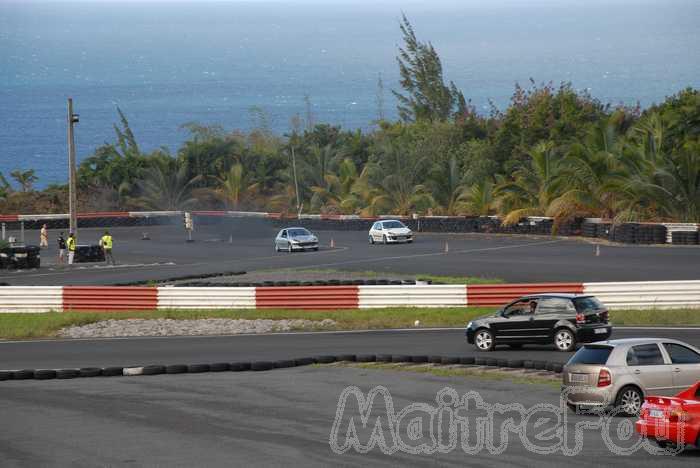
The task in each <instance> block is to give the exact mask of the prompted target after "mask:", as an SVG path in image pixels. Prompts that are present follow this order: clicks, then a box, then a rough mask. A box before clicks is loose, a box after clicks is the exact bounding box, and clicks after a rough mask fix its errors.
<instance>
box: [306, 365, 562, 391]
mask: <svg viewBox="0 0 700 468" xmlns="http://www.w3.org/2000/svg"><path fill="white" fill-rule="evenodd" d="M315 366H318V367H329V366H330V367H355V368H360V369H368V370H383V371H387V370H388V371H394V372H414V373H419V374H431V375H436V376H438V377H476V378H479V379H481V380H496V381H499V380H508V381H510V382H513V383H517V384H530V385H546V386H549V387H554V388H556V389H559V387H560V386H561V378H560V377H559V376H554V377H547V376H544V375H537V374H535V373H532V374H530V375H528V374H527V373H524V372H522V371H515V372H509V371H503V370H498V369H488V370H486V369H480V368H474V367H462V366H436V365H432V364H401V363H380V362H368V363H358V362H336V363H333V364H315Z"/></svg>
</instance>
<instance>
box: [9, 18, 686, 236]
mask: <svg viewBox="0 0 700 468" xmlns="http://www.w3.org/2000/svg"><path fill="white" fill-rule="evenodd" d="M400 28H401V32H402V34H403V45H402V46H401V47H399V50H398V56H397V61H398V66H399V72H400V78H401V79H400V86H401V89H400V90H397V91H394V94H395V96H396V97H397V99H398V114H399V116H400V120H399V121H395V122H391V121H387V120H386V119H384V117H383V116H384V111H383V110H382V109H381V106H382V103H383V97H382V96H381V93H382V90H383V83H382V81H381V77H380V78H379V91H378V97H377V102H378V106H379V109H378V117H379V120H378V121H377V122H376V126H375V127H374V129H373V130H372V131H369V132H362V131H359V130H352V131H351V130H343V129H342V128H340V127H338V126H333V125H328V124H323V123H321V124H317V123H316V122H314V118H313V114H312V112H311V104H310V98H309V97H308V96H307V97H306V99H305V101H306V107H307V111H306V113H305V117H303V118H302V117H300V116H296V117H295V118H294V119H292V122H291V128H290V131H289V132H288V133H287V134H286V135H284V136H279V135H274V134H272V133H271V132H270V130H269V126H268V124H267V122H268V119H267V117H266V116H265V113H264V112H263V111H262V110H261V109H258V108H255V109H252V110H251V119H252V120H253V126H254V129H253V130H252V131H250V132H247V133H244V132H240V131H231V132H229V131H225V130H224V129H222V128H221V127H216V126H211V127H204V126H201V125H198V124H196V123H189V124H186V125H184V128H186V129H187V130H188V131H189V132H190V137H189V139H188V140H187V141H185V142H184V143H183V144H182V146H181V147H180V148H179V149H177V152H176V154H170V153H169V152H168V150H166V149H159V150H156V151H152V152H150V153H144V152H142V151H141V149H140V147H139V145H138V143H137V141H136V138H135V136H134V133H133V132H132V130H131V128H130V127H129V122H128V121H127V118H126V117H125V116H124V115H123V114H122V112H121V111H120V110H119V109H117V112H118V114H119V119H120V122H119V124H118V125H115V127H114V129H115V135H116V140H115V141H114V142H113V143H109V144H105V145H103V146H100V147H99V148H97V149H96V150H95V151H94V154H92V155H91V156H90V157H88V158H87V159H85V160H84V161H83V162H82V164H81V165H80V168H79V171H78V178H79V186H80V194H81V198H80V200H79V208H80V210H82V211H99V210H138V209H162V210H170V209H181V208H192V209H197V208H199V209H240V210H261V211H273V212H283V213H289V214H293V213H296V212H297V211H298V209H299V207H301V208H302V209H303V211H304V212H306V213H324V214H342V213H344V214H360V215H365V216H373V215H377V214H380V213H381V214H390V213H393V214H397V215H406V214H411V213H419V214H435V215H438V214H444V215H491V214H498V215H500V216H502V218H503V220H504V222H505V223H514V222H517V221H518V220H519V219H520V218H521V217H523V216H528V215H546V216H552V217H554V218H555V228H556V226H557V225H558V223H560V222H563V221H566V220H567V219H570V218H572V217H576V216H597V217H604V218H609V219H614V220H616V221H635V220H639V221H646V220H653V221H658V220H675V221H694V222H698V221H700V92H699V91H698V90H695V89H692V88H688V89H685V90H681V91H680V92H678V93H677V94H676V95H673V96H670V97H668V98H667V99H666V100H665V101H664V102H662V103H660V104H658V105H655V106H652V107H650V108H648V109H645V110H642V109H640V108H638V107H636V108H628V107H613V106H610V105H608V104H603V103H601V102H599V101H598V100H597V99H595V98H594V97H592V96H591V95H589V94H588V93H586V92H581V91H578V90H576V89H575V88H574V87H573V86H572V85H571V84H569V83H562V84H561V85H559V86H555V85H552V84H551V83H549V84H536V83H535V82H534V81H532V82H531V83H530V84H529V85H527V86H520V85H517V86H516V87H515V91H514V93H513V96H512V99H511V101H510V105H509V106H508V107H507V108H506V109H496V108H493V109H491V111H490V112H488V114H486V115H482V114H478V113H477V112H476V110H475V109H474V107H473V106H471V105H470V103H469V101H468V100H466V99H465V98H464V95H463V93H462V91H459V90H458V89H457V88H456V86H455V85H454V83H452V82H447V81H446V80H445V78H444V76H443V67H442V63H441V61H440V57H439V55H438V53H437V51H436V50H435V48H434V47H433V46H432V45H431V44H430V43H429V42H422V41H420V40H419V39H418V37H417V35H416V33H415V31H414V29H413V27H412V26H411V24H410V23H409V22H408V20H407V19H406V18H404V19H403V21H402V23H401V26H400ZM11 176H12V177H13V178H14V180H15V183H16V185H17V186H18V187H19V188H18V189H17V190H15V189H14V188H13V186H12V184H10V183H9V182H8V181H7V180H6V179H5V178H4V177H2V175H1V174H0V212H2V213H16V212H21V211H24V212H26V211H33V212H65V211H66V209H67V207H66V205H67V194H66V189H65V187H51V188H49V189H46V190H44V191H42V192H36V191H34V190H33V189H32V186H33V184H34V183H35V181H36V176H34V173H33V172H32V171H31V170H30V171H25V172H22V171H13V172H12V173H11Z"/></svg>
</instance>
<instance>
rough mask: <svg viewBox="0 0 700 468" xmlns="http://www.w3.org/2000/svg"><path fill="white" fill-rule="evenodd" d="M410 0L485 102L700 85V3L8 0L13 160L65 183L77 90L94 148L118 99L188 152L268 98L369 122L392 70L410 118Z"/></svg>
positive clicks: (272, 111)
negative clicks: (537, 93)
mask: <svg viewBox="0 0 700 468" xmlns="http://www.w3.org/2000/svg"><path fill="white" fill-rule="evenodd" d="M402 11H403V12H405V14H406V15H407V16H408V18H409V19H410V21H411V22H412V23H413V26H414V28H415V30H416V33H417V35H418V37H419V39H421V40H425V41H428V40H429V41H431V42H432V43H433V45H434V46H435V47H436V49H437V51H438V52H439V54H440V56H441V58H442V61H443V67H444V72H445V77H446V79H447V80H452V81H454V82H455V83H456V84H457V86H458V87H459V88H460V89H461V90H462V91H463V92H464V94H465V96H466V97H467V98H469V99H471V100H472V103H473V104H474V105H475V106H476V107H477V109H478V110H479V111H482V112H487V111H488V108H489V102H493V103H494V104H495V105H496V106H498V107H500V108H503V107H505V106H507V104H508V101H509V99H510V96H511V95H512V93H513V89H514V84H515V83H516V82H520V83H522V84H527V83H528V82H529V79H530V78H532V79H534V80H535V81H536V82H538V83H542V82H549V81H552V82H554V83H559V82H561V81H570V82H571V83H572V84H573V86H574V87H575V88H577V89H588V90H589V91H590V93H591V94H592V95H593V96H595V97H597V98H598V99H600V100H601V101H603V102H610V103H613V104H616V103H624V104H630V105H632V104H635V103H637V102H639V103H640V104H641V105H642V106H648V105H650V104H652V103H655V102H660V101H662V100H663V99H664V98H665V97H666V96H668V95H671V94H673V93H676V92H677V91H679V90H680V89H682V88H684V87H686V86H693V87H700V73H699V72H700V28H699V27H698V24H700V2H699V1H698V0H658V1H652V0H523V1H519V0H492V1H485V0H484V1H477V0H464V1H457V0H433V1H425V2H419V1H397V0H390V1H369V0H355V1H353V0H340V1H335V0H327V1H318V0H317V1H311V0H306V1H304V0H299V1H295V0H286V1H285V0H282V1H278V2H275V1H249V2H236V1H227V2H211V3H210V2H194V1H192V2H173V3H170V2H164V1H155V2H104V1H96V0H93V1H82V2H71V3H68V2H59V1H53V2H32V1H3V0H0V84H1V85H2V86H1V87H0V109H1V111H2V117H0V172H2V173H4V174H5V175H6V176H7V175H8V173H9V172H10V171H11V170H13V169H29V168H33V169H35V170H36V172H37V175H38V176H39V182H38V183H37V187H40V188H41V187H45V186H46V185H48V184H51V183H65V181H66V178H67V168H66V160H67V145H66V99H67V98H68V97H69V96H70V97H72V98H73V99H74V105H75V111H76V112H77V113H79V114H80V123H79V124H78V125H77V127H76V140H77V154H78V159H79V160H81V159H83V158H85V157H87V156H89V155H90V154H92V153H93V151H94V150H95V148H97V147H98V146H99V145H101V144H103V143H105V142H113V141H114V139H115V137H114V130H113V128H112V126H113V124H115V123H117V122H118V116H117V112H116V107H117V106H119V107H120V108H121V109H122V110H123V111H124V113H125V114H126V116H127V117H128V119H129V121H130V123H131V127H132V129H133V131H134V133H135V134H136V137H137V140H138V142H139V143H140V146H141V148H142V149H143V150H144V151H149V150H152V149H155V148H158V147H167V148H169V150H170V151H171V152H172V153H173V154H175V153H176V151H177V149H178V147H179V145H180V144H181V142H182V141H184V140H185V139H186V138H187V136H188V135H187V132H186V131H185V130H183V129H182V128H181V126H182V124H184V123H187V122H198V123H200V124H207V125H208V124H216V125H221V126H222V127H223V128H225V129H226V130H234V129H241V130H249V129H250V128H251V127H252V126H254V125H258V124H259V123H260V122H259V119H258V118H257V117H255V116H256V115H257V114H256V113H255V112H252V111H251V109H253V108H257V109H262V110H263V111H264V114H265V115H266V121H267V124H268V125H269V127H270V129H271V130H273V131H274V132H276V133H279V134H283V133H285V132H287V131H289V129H290V128H291V124H290V120H291V118H292V116H294V115H295V114H300V115H302V116H304V115H305V114H306V105H305V96H308V99H309V102H310V103H311V110H312V113H313V116H314V119H315V121H317V122H326V123H332V124H339V125H342V126H343V127H346V128H361V129H364V130H369V129H371V128H372V125H373V123H372V122H373V121H375V120H376V119H377V116H378V115H379V106H378V104H377V94H378V86H377V81H378V77H379V76H380V75H381V77H382V80H383V82H384V94H383V101H384V106H383V112H384V113H385V114H386V116H387V117H388V118H395V117H396V111H395V101H394V99H393V97H392V95H391V89H398V67H397V65H396V58H395V57H396V54H397V47H398V46H399V45H400V44H401V33H400V31H399V20H400V17H401V13H402Z"/></svg>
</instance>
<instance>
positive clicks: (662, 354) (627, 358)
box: [561, 338, 700, 415]
mask: <svg viewBox="0 0 700 468" xmlns="http://www.w3.org/2000/svg"><path fill="white" fill-rule="evenodd" d="M698 380H700V350H698V349H697V348H695V347H693V346H691V345H689V344H687V343H683V342H682V341H678V340H672V339H668V338H627V339H623V340H611V341H605V342H600V343H592V344H587V345H584V346H583V347H582V348H581V349H579V350H578V351H577V352H576V354H574V355H573V356H572V357H571V359H569V362H567V363H566V365H565V366H564V370H563V377H562V387H561V389H562V392H566V399H567V404H568V405H569V407H570V408H571V409H572V410H575V409H576V408H582V409H603V408H607V407H610V406H614V407H618V408H621V409H622V412H623V413H625V414H629V415H634V414H638V413H639V410H640V408H641V407H642V402H643V401H644V397H645V395H647V394H650V395H663V396H667V395H675V394H677V393H678V392H680V391H681V390H685V389H687V388H688V387H690V386H691V385H693V384H694V383H695V382H697V381H698Z"/></svg>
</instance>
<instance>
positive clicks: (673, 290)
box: [0, 280, 700, 313]
mask: <svg viewBox="0 0 700 468" xmlns="http://www.w3.org/2000/svg"><path fill="white" fill-rule="evenodd" d="M539 293H577V294H590V295H594V296H596V297H598V298H599V299H600V300H601V301H602V302H603V303H604V304H606V305H607V306H608V308H610V309H611V310H615V309H652V308H655V309H671V308H686V307H687V308H700V280H693V281H648V282H621V283H535V284H494V285H473V286H464V285H396V286H394V285H387V286H379V285H378V286H281V287H274V286H270V287H172V286H166V287H158V288H156V287H131V286H87V287H86V286H80V287H78V286H51V287H44V286H0V313H2V312H50V311H56V312H62V311H65V312H67V311H105V312H112V311H128V310H156V309H256V308H257V309H269V308H283V309H316V310H337V309H367V308H381V307H466V306H479V307H497V306H501V305H503V304H505V303H507V302H509V301H511V300H513V299H516V298H518V297H521V296H525V295H528V294H539Z"/></svg>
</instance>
